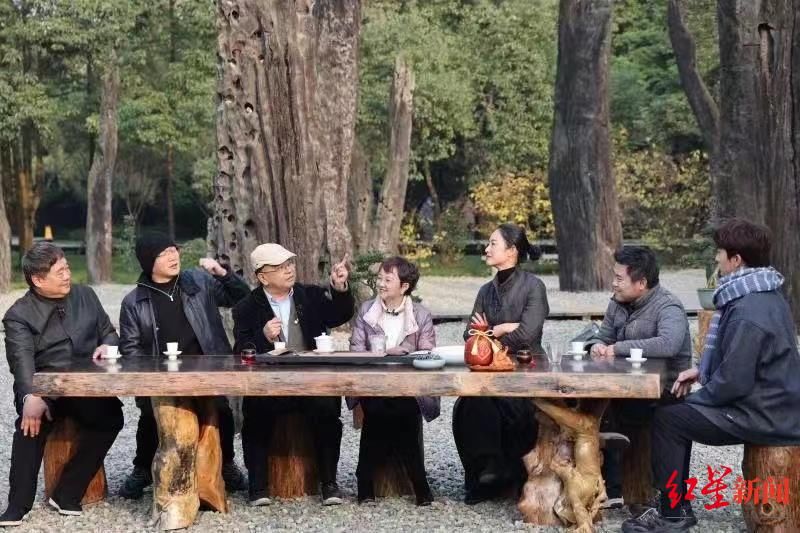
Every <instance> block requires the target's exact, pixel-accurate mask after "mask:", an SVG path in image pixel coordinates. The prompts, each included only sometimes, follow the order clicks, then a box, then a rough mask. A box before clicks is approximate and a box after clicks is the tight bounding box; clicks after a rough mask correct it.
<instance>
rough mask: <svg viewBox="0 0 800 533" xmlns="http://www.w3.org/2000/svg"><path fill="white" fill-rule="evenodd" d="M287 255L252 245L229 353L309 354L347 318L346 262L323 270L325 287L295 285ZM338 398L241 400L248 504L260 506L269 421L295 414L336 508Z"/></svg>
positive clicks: (326, 500) (325, 498) (326, 498)
mask: <svg viewBox="0 0 800 533" xmlns="http://www.w3.org/2000/svg"><path fill="white" fill-rule="evenodd" d="M294 258H295V254H293V253H292V252H290V251H289V250H287V249H285V248H284V247H283V246H281V245H279V244H274V243H268V244H262V245H260V246H258V247H257V248H256V249H255V250H253V253H252V254H251V255H250V262H251V265H252V267H253V270H254V271H255V273H256V277H257V278H258V282H259V287H258V288H256V289H255V290H253V291H252V292H251V293H250V295H249V296H248V297H247V298H245V299H244V300H242V301H241V302H239V303H238V304H237V305H236V306H235V307H234V308H233V322H234V335H235V337H236V346H235V348H234V351H237V352H238V351H241V350H242V349H245V348H255V349H256V350H257V351H258V352H259V353H264V352H268V351H271V350H272V349H273V348H274V346H275V344H274V343H275V342H276V341H282V342H285V343H286V346H287V348H289V349H290V350H294V351H305V350H309V349H311V348H313V347H314V337H316V336H318V335H320V334H322V333H324V332H326V331H327V330H328V328H331V327H336V326H339V325H341V324H344V323H345V322H347V321H348V320H350V318H351V317H352V316H353V311H354V305H355V302H354V300H353V295H352V293H351V292H350V289H349V287H348V284H347V279H348V276H349V273H348V271H347V266H346V264H347V258H345V259H344V260H342V262H341V263H338V264H336V265H334V267H333V268H332V269H331V277H330V287H329V288H328V287H319V286H316V285H303V284H295V280H296V277H297V276H296V271H295V259H294ZM341 400H342V399H341V398H339V397H291V398H280V397H245V398H244V400H243V401H242V413H243V415H244V423H243V426H242V449H243V451H244V461H245V465H247V472H248V478H249V485H250V494H249V496H250V504H251V505H266V504H268V503H269V498H268V497H267V495H268V494H269V491H268V483H269V480H268V479H267V446H268V444H269V441H270V438H271V436H272V428H273V425H274V421H275V417H276V416H277V415H279V414H283V413H287V412H300V413H303V414H305V415H306V417H307V418H308V419H309V427H310V428H311V431H312V432H313V435H314V445H315V448H316V454H317V466H318V468H319V472H320V481H321V482H322V502H323V504H324V505H335V504H339V503H342V495H341V493H340V491H339V487H338V485H337V484H336V468H337V465H338V463H339V449H340V446H341V441H342V421H341V420H340V418H339V417H340V413H341Z"/></svg>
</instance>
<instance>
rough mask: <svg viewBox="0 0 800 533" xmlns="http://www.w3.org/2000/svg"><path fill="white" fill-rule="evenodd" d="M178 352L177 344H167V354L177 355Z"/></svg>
mask: <svg viewBox="0 0 800 533" xmlns="http://www.w3.org/2000/svg"><path fill="white" fill-rule="evenodd" d="M177 351H178V343H177V342H168V343H167V352H169V353H175V352H177Z"/></svg>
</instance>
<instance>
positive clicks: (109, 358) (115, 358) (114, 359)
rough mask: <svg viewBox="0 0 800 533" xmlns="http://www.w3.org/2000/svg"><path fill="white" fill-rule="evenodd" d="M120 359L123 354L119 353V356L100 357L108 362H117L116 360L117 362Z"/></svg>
mask: <svg viewBox="0 0 800 533" xmlns="http://www.w3.org/2000/svg"><path fill="white" fill-rule="evenodd" d="M120 357H122V354H121V353H119V352H117V355H112V356H108V355H101V356H100V359H104V360H106V361H116V360H117V359H119V358H120Z"/></svg>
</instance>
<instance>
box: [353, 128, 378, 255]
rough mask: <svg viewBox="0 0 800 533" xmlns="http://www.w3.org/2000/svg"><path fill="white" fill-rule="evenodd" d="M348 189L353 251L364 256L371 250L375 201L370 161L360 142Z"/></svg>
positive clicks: (356, 148) (356, 150)
mask: <svg viewBox="0 0 800 533" xmlns="http://www.w3.org/2000/svg"><path fill="white" fill-rule="evenodd" d="M348 187H349V192H348V194H347V209H348V219H349V226H350V235H351V236H352V237H353V251H354V253H356V254H363V253H365V252H367V251H368V250H369V237H370V229H371V228H372V225H371V222H372V217H373V211H374V209H373V208H374V206H375V199H374V196H373V195H374V188H373V186H372V176H370V173H369V160H368V159H367V156H366V154H365V153H364V149H363V148H362V147H361V145H360V144H359V143H358V141H356V142H355V144H354V146H353V161H352V164H351V165H350V182H349V185H348Z"/></svg>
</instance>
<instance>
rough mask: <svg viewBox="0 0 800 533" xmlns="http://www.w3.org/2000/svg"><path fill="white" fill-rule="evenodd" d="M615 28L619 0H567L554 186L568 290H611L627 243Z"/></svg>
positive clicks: (562, 274) (562, 281)
mask: <svg viewBox="0 0 800 533" xmlns="http://www.w3.org/2000/svg"><path fill="white" fill-rule="evenodd" d="M610 27H611V0H596V1H588V0H561V3H560V8H559V26H558V67H557V72H556V86H555V117H554V120H553V135H552V138H551V143H550V169H549V181H550V198H551V201H552V205H553V217H554V219H555V234H556V242H557V246H558V263H559V285H560V288H561V290H564V291H592V290H606V289H608V288H609V287H610V276H609V272H611V269H612V267H613V265H614V259H613V253H614V251H615V250H616V249H617V248H618V247H619V246H620V244H621V242H622V225H621V222H620V214H619V206H618V204H617V194H616V187H615V184H614V178H613V176H612V173H611V160H610V140H609V101H608V59H609V52H610ZM587 258H590V260H587Z"/></svg>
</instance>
